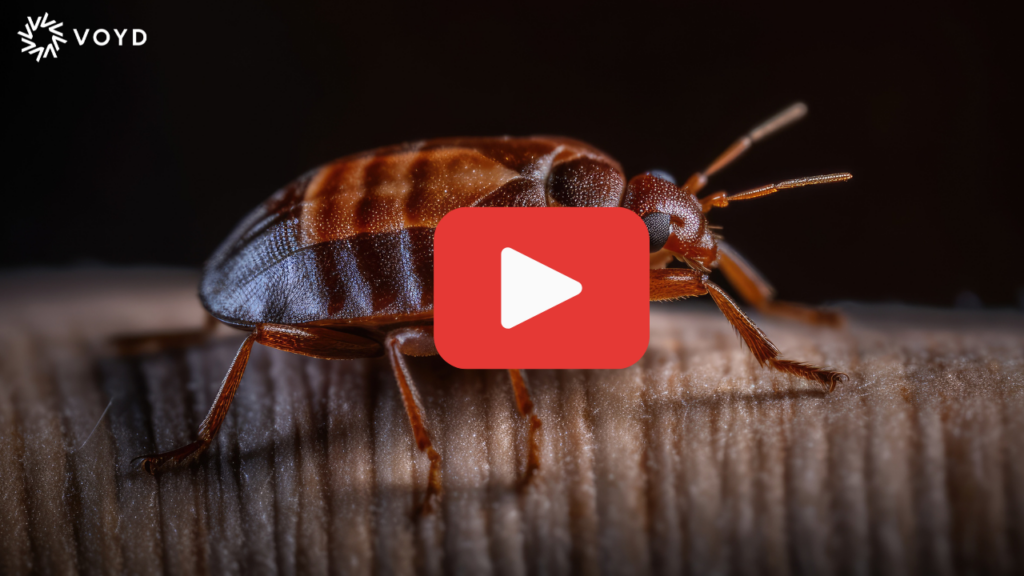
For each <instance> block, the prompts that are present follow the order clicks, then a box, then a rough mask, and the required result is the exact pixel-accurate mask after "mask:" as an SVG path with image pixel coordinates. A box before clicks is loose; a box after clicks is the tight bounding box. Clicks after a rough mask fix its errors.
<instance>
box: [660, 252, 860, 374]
mask: <svg viewBox="0 0 1024 576" xmlns="http://www.w3.org/2000/svg"><path fill="white" fill-rule="evenodd" d="M703 294H711V298H712V299H714V301H715V304H717V305H718V309H719V310H721V311H722V314H725V318H726V319H727V320H728V321H729V323H730V324H732V326H733V328H735V329H736V331H737V332H739V335H740V338H743V341H744V342H746V344H747V347H748V348H750V351H751V352H752V353H753V354H754V358H756V359H757V362H758V363H759V364H760V365H761V366H765V365H767V366H769V367H771V368H774V369H776V370H779V371H780V372H787V373H789V374H794V375H796V376H800V377H801V378H806V379H808V380H814V381H815V382H817V383H819V384H821V386H822V388H824V389H825V390H826V391H828V392H831V391H832V390H834V389H835V387H836V383H838V382H845V381H846V379H847V377H846V374H843V373H841V372H834V371H832V370H827V369H824V368H818V367H817V366H812V365H810V364H804V363H803V362H794V361H793V360H786V359H784V358H779V349H778V348H776V347H775V345H774V344H772V342H771V340H769V339H768V337H767V336H765V334H764V332H762V331H761V329H760V328H758V327H757V325H755V324H754V322H753V321H752V320H751V319H750V318H747V316H746V314H744V313H743V312H742V311H741V310H740V309H739V307H738V306H736V303H735V302H733V301H732V298H729V296H728V295H727V294H726V293H725V292H724V291H722V289H721V288H719V287H718V286H716V285H715V284H712V283H711V282H709V281H708V277H707V274H704V273H702V272H698V271H696V270H691V269H687V268H665V269H663V270H651V300H652V301H657V300H675V299H677V298H688V297H690V296H701V295H703Z"/></svg>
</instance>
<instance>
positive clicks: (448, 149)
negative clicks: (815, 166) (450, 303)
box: [141, 104, 850, 497]
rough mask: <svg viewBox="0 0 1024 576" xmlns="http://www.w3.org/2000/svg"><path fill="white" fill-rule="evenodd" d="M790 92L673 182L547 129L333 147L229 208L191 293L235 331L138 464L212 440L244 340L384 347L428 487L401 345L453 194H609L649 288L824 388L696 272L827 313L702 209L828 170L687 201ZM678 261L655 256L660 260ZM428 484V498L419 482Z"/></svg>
mask: <svg viewBox="0 0 1024 576" xmlns="http://www.w3.org/2000/svg"><path fill="white" fill-rule="evenodd" d="M805 110H806V108H805V107H804V106H803V105H802V104H796V105H794V106H791V107H790V108H788V109H786V110H785V111H783V112H782V113H780V114H779V115H777V116H776V117H774V118H772V119H771V120H769V121H768V122H766V123H764V124H762V125H761V126H759V127H758V128H755V129H754V130H753V131H751V132H750V133H749V134H748V135H746V136H744V137H743V138H741V139H740V140H738V141H737V142H736V143H735V144H733V145H732V146H731V147H730V148H729V149H728V150H726V152H725V153H723V154H722V156H720V157H719V158H718V159H717V160H716V161H715V162H714V163H712V164H711V166H710V167H709V168H708V169H707V170H705V171H704V172H699V173H697V174H695V175H694V176H693V177H691V178H690V179H689V181H687V182H686V183H685V184H684V185H682V186H676V185H675V184H673V183H672V182H669V181H668V180H665V179H662V178H659V177H657V176H654V175H651V174H641V175H639V176H636V177H634V178H633V179H631V180H629V181H628V182H627V180H626V178H625V176H624V174H623V172H622V169H621V168H620V166H619V164H618V163H617V162H616V161H615V160H613V159H612V158H610V157H609V156H607V155H606V154H604V153H602V152H600V151H599V150H597V149H595V148H593V147H591V146H589V145H587V144H584V143H582V142H579V141H575V140H570V139H565V138H553V137H530V138H508V137H505V138H451V139H438V140H427V141H423V142H417V143H413V144H405V145H400V146H393V147H387V148H380V149H377V150H373V151H370V152H365V153H361V154H356V155H353V156H349V157H346V158H342V159H340V160H337V161H335V162H333V163H331V164H328V165H327V166H324V167H322V168H319V169H317V170H314V171H312V172H309V173H307V174H306V175H304V176H302V177H301V178H299V179H298V180H297V181H295V182H293V183H292V184H290V185H288V186H287V187H285V188H284V189H282V190H280V191H278V192H277V193H276V194H274V195H273V196H271V197H270V198H269V199H268V200H267V201H265V202H264V203H263V204H261V205H260V206H259V207H257V208H256V210H254V211H253V212H252V213H251V214H250V215H249V216H248V217H247V218H246V219H245V220H243V221H242V222H241V223H240V224H239V225H238V227H237V228H236V229H235V231H234V233H233V234H232V235H231V236H230V237H229V238H228V239H227V240H226V241H225V242H224V243H223V244H222V245H221V246H220V248H218V249H217V251H216V252H215V253H214V255H213V257H212V258H210V260H209V261H208V262H207V264H206V266H205V268H204V271H203V277H202V281H201V285H200V289H199V294H200V298H201V300H202V303H203V306H204V307H205V308H206V309H207V310H208V311H209V312H210V314H211V315H213V316H214V317H215V318H217V319H218V320H220V321H221V322H224V323H226V324H229V325H232V326H235V327H238V328H242V329H245V330H248V331H249V332H250V333H249V336H248V337H247V338H246V339H245V341H244V342H243V344H242V346H241V348H240V349H239V351H238V354H237V356H236V358H235V360H234V362H233V363H232V366H231V368H230V370H229V371H228V374H227V376H225V379H224V382H223V384H222V387H221V390H220V392H219V394H218V396H217V399H216V401H215V403H214V405H213V407H212V408H211V410H210V413H209V415H208V416H207V418H206V419H205V420H204V422H203V424H202V426H201V428H200V431H199V439H198V440H197V441H196V442H194V443H192V444H190V445H188V446H185V447H182V448H179V449H177V450H173V451H171V452H167V453H163V454H157V455H152V456H146V457H143V458H142V459H141V460H142V465H143V467H144V468H145V469H147V470H150V471H153V470H155V469H156V468H157V467H159V466H160V465H161V464H164V463H166V462H168V461H181V460H184V459H186V458H191V457H194V456H196V455H198V454H199V453H200V452H202V451H203V450H204V449H205V448H206V447H207V446H208V445H209V444H210V443H211V441H212V440H213V438H214V436H215V435H216V433H217V430H218V429H219V427H220V425H221V423H222V421H223V419H224V416H225V414H226V412H227V409H228V407H229V406H230V403H231V399H232V397H233V395H234V393H235V390H236V389H237V387H238V384H239V382H240V380H241V377H242V373H243V371H244V370H245V364H246V362H247V360H248V357H249V352H250V350H251V348H252V345H253V344H254V343H256V342H258V343H260V344H263V345H266V346H270V347H273V348H278V349H280V350H285V351H288V352H295V353H298V354H303V355H306V356H312V357H315V358H324V359H350V358H365V357H374V356H382V355H387V356H388V358H389V359H390V361H391V364H392V367H393V369H394V372H395V377H396V380H397V382H398V385H399V387H400V390H401V393H402V399H403V402H404V404H405V408H406V411H407V413H408V416H409V420H410V423H411V425H412V429H413V433H414V435H415V438H416V441H417V445H418V447H419V449H420V450H423V451H424V452H426V453H427V454H428V456H429V457H430V460H431V472H430V485H429V488H428V490H429V491H428V495H429V494H430V493H437V492H438V491H439V490H440V475H439V473H440V467H439V464H440V456H439V455H438V453H437V451H436V450H434V448H433V446H432V445H431V442H430V435H429V432H428V428H427V425H426V420H425V418H424V415H423V411H422V406H421V403H420V401H419V398H418V394H417V392H416V387H415V385H414V383H413V381H412V378H411V376H410V373H409V370H408V369H407V367H406V363H405V360H404V356H406V355H412V356H427V355H434V354H436V353H437V350H436V349H435V347H434V343H433V328H432V319H433V235H434V228H435V227H436V225H437V223H438V222H439V221H440V220H441V218H442V217H443V216H444V215H445V214H447V213H448V212H449V211H451V210H454V209H456V208H460V207H464V206H508V207H516V206H518V207H538V206H553V207H557V206H595V207H597V206H623V207H626V208H629V209H631V210H633V211H635V212H636V213H637V214H638V215H639V216H640V217H641V218H643V219H644V222H645V223H646V224H647V226H648V231H649V233H650V234H649V235H650V241H651V252H652V256H651V261H652V270H651V300H670V299H676V298H685V297H689V296H698V295H703V294H710V295H711V297H712V298H713V299H714V301H715V303H716V304H717V305H718V307H719V308H720V309H721V310H722V312H723V313H724V314H725V316H726V318H727V319H728V320H729V322H730V323H732V325H733V326H734V327H735V328H736V329H737V331H738V332H739V334H740V336H741V337H742V338H743V340H744V341H745V342H746V344H747V345H748V347H749V348H750V350H751V352H752V353H753V354H754V356H755V358H756V359H757V360H758V362H759V363H761V365H763V366H768V367H770V368H774V369H776V370H781V371H784V372H788V373H792V374H796V375H798V376H801V377H804V378H808V379H811V380H815V381H817V382H819V383H821V384H822V386H823V387H824V388H825V389H826V390H832V389H833V388H834V386H835V384H836V382H837V381H840V380H841V379H843V378H845V376H844V375H842V374H840V373H838V372H833V371H831V370H827V369H822V368H818V367H815V366H810V365H807V364H803V363H799V362H794V361H790V360H785V359H782V358H780V357H779V354H778V350H777V349H776V348H775V347H774V346H773V345H772V343H771V342H770V341H769V340H768V339H767V337H766V336H765V335H764V333H763V332H761V331H760V330H759V329H758V328H757V326H755V325H754V323H753V322H751V321H750V319H749V318H747V317H746V316H745V315H744V314H743V313H742V312H741V311H740V310H739V308H738V307H737V306H736V304H735V303H734V302H733V301H732V300H731V299H730V298H729V297H728V296H727V295H726V294H725V293H724V292H723V291H722V290H721V289H720V288H719V287H718V286H716V285H715V284H713V283H711V282H710V281H709V280H708V274H709V273H710V271H711V270H712V269H715V268H719V269H721V270H722V271H723V272H724V274H725V276H726V278H727V279H728V280H729V281H730V282H731V283H732V284H733V285H734V286H735V287H736V288H737V290H738V291H739V293H740V294H741V295H742V296H743V297H744V299H746V300H747V301H748V302H749V303H751V304H752V305H754V306H756V307H758V308H760V309H761V310H763V311H766V312H775V313H780V314H788V315H791V316H797V317H801V318H803V319H805V320H811V321H817V322H828V321H829V320H830V319H831V318H832V317H830V316H829V315H827V314H825V313H821V312H818V311H816V310H813V309H810V308H804V307H802V306H798V305H795V304H785V303H780V302H776V301H774V300H773V299H772V290H771V288H770V286H769V285H768V284H767V282H766V281H764V280H763V279H762V278H761V277H760V276H759V275H757V273H756V272H755V271H754V269H753V268H752V267H751V266H750V265H749V264H747V263H746V262H745V261H744V260H743V259H742V258H741V257H740V256H739V255H738V254H736V252H735V251H734V250H732V249H731V248H729V247H728V246H727V245H725V244H724V243H723V242H721V241H720V240H719V239H718V238H716V236H715V235H714V234H713V232H712V229H711V228H710V227H709V225H708V222H707V219H706V217H705V213H706V212H708V211H709V210H710V209H711V208H713V207H723V206H726V205H728V203H729V202H733V201H738V200H746V199H749V198H754V197H758V196H763V195H766V194H770V193H772V192H775V191H777V190H780V189H784V188H790V187H795V186H802V185H808V184H818V183H823V182H831V181H837V180H844V179H847V178H849V177H850V176H849V175H848V174H836V175H829V176H819V177H814V178H805V179H799V180H791V181H787V182H783V183H781V184H778V185H769V186H765V187H761V188H758V189H755V190H752V191H748V192H744V193H740V194H736V195H732V196H729V195H726V194H725V193H721V192H720V193H716V194H712V195H710V196H707V197H705V198H704V199H698V198H697V196H696V194H697V193H698V192H699V191H700V190H701V189H702V188H703V187H704V185H705V183H706V181H707V178H708V176H710V175H711V174H713V173H714V172H716V171H717V170H719V169H721V168H722V167H723V166H725V165H726V164H728V163H729V162H731V161H732V160H734V159H735V158H736V157H737V156H739V155H740V154H741V153H742V152H743V151H744V150H745V149H746V148H748V147H749V146H750V145H751V144H752V143H753V142H755V141H757V140H759V139H761V138H763V137H764V136H766V135H767V134H769V133H771V132H773V131H775V130H777V129H778V128H780V127H781V126H783V125H785V124H788V123H790V122H792V121H793V120H795V119H797V118H799V117H800V116H802V115H803V114H804V112H805ZM673 257H674V258H676V259H678V260H680V261H682V262H685V263H686V264H687V265H688V267H687V268H665V267H664V266H665V264H667V263H668V261H669V260H671V259H672V258H673ZM509 374H510V379H511V381H512V385H513V389H514V392H515V398H516V403H517V406H518V409H519V411H520V413H521V414H523V416H525V417H529V418H530V422H531V427H530V431H531V435H530V444H531V446H530V448H531V449H530V456H529V461H528V465H527V475H529V474H530V473H531V472H532V471H533V470H536V465H537V461H538V460H537V451H536V444H535V442H534V438H533V432H535V431H536V430H537V429H538V428H539V427H540V420H539V419H538V418H537V417H536V415H534V414H533V410H532V408H533V404H532V402H531V401H530V398H529V394H528V392H527V388H526V386H525V383H524V380H523V378H522V374H521V373H520V372H519V370H516V369H515V368H510V370H509ZM428 497H429V496H428Z"/></svg>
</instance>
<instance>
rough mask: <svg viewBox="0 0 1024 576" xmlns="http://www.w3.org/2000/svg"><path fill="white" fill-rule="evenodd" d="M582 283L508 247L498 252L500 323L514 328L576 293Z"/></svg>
mask: <svg viewBox="0 0 1024 576" xmlns="http://www.w3.org/2000/svg"><path fill="white" fill-rule="evenodd" d="M582 291H583V285H582V284H580V283H579V282H577V281H575V280H573V279H572V278H569V277H568V276H566V275H565V274H562V273H561V272H559V271H557V270H553V269H551V268H549V267H548V266H545V265H543V264H541V263H540V262H537V261H536V260H534V259H533V258H530V257H529V256H526V255H524V254H521V253H519V252H516V251H515V250H513V249H511V248H505V249H503V250H502V251H501V325H502V326H503V327H505V328H513V327H515V326H518V325H520V324H522V323H523V322H526V321H527V320H529V319H530V318H533V317H534V316H536V315H538V314H540V313H542V312H545V311H547V310H550V309H552V308H554V307H555V306H558V305H559V304H561V303H562V302H565V301H566V300H569V299H570V298H573V297H574V296H578V295H579V293H580V292H582Z"/></svg>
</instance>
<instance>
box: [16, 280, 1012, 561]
mask: <svg viewBox="0 0 1024 576" xmlns="http://www.w3.org/2000/svg"><path fill="white" fill-rule="evenodd" d="M195 286H196V277H195V275H194V273H191V272H187V271H173V270H92V271H90V270H78V271H62V272H45V271H42V272H32V273H18V274H11V273H8V274H6V275H3V276H0V572H2V573H3V574H24V573H30V572H36V573H70V572H74V571H76V570H77V571H82V572H89V573H142V574H145V573H157V572H166V573H170V574H185V573H215V574H228V573H244V574H261V573H268V574H274V573H280V574H293V573H309V574H319V573H348V574H369V573H381V574H392V573H397V574H412V573H424V574H431V573H440V572H446V571H447V572H453V573H468V574H509V575H515V574H561V573H568V572H576V573H602V572H603V573H608V574H644V573H655V574H678V573H686V574H732V573H741V574H788V573H814V574H958V573H960V574H981V573H985V574H989V573H991V574H1011V573H1018V574H1019V573H1021V571H1024V316H1022V315H1021V314H1020V313H1017V312H1012V311H1005V312H972V313H963V312H952V311H936V310H921V309H913V308H901V307H891V306H890V307H860V306H848V307H846V310H847V313H848V314H849V317H850V322H849V324H848V326H847V327H846V328H844V329H842V330H822V329H814V328H809V327H804V326H801V325H796V324H791V323H786V322H781V321H769V320H766V319H763V318H759V321H760V324H761V326H762V328H764V329H765V331H766V332H767V333H768V335H769V336H770V337H772V339H773V340H774V341H775V343H776V344H777V345H778V346H779V347H780V348H781V349H782V351H783V353H784V354H786V355H788V356H789V357H792V358H798V359H801V360H808V361H813V362H821V363H825V364H828V365H830V366H833V367H836V368H839V369H843V370H845V371H847V372H848V373H849V375H850V381H849V383H847V384H845V385H841V386H840V387H839V389H838V390H837V391H836V393H834V394H832V395H824V394H822V393H821V392H820V391H819V390H817V388H816V386H814V385H811V384H809V383H805V382H802V381H799V380H795V379H793V378H791V377H788V376H780V375H775V374H772V373H768V372H766V371H764V370H761V369H759V368H758V367H757V366H756V364H755V363H754V361H753V360H752V359H751V357H750V355H749V354H748V353H747V351H746V350H743V349H741V348H740V344H739V342H738V339H737V338H736V336H735V335H734V334H733V333H732V332H731V330H730V328H729V326H728V325H727V323H726V322H725V320H724V319H723V318H722V317H721V316H720V315H719V314H718V313H717V312H715V311H714V310H713V309H710V308H708V307H707V305H706V304H702V303H701V302H699V301H695V300H691V301H688V302H685V303H683V304H682V305H675V306H655V307H653V309H654V314H653V316H652V340H651V346H650V349H649V350H648V353H647V354H646V355H645V356H644V358H643V359H642V360H641V362H639V363H638V364H637V365H636V366H634V367H632V368H629V369H626V370H621V371H529V372H527V378H528V379H529V380H528V383H529V385H530V387H531V390H532V393H533V399H534V401H535V402H536V405H537V410H538V412H539V414H540V416H541V418H542V419H543V421H544V427H543V429H542V432H541V437H540V441H541V449H542V462H541V472H540V475H539V476H538V477H537V478H535V480H534V482H533V484H532V485H531V486H529V487H528V488H527V489H525V490H523V491H520V490H518V489H517V488H516V481H517V478H518V476H519V474H520V473H521V471H522V469H523V463H524V459H525V454H524V445H525V432H526V426H525V423H524V422H522V421H521V419H520V418H519V417H518V415H517V413H516V412H515V408H514V404H513V399H512V393H511V389H510V387H509V385H508V382H507V380H506V379H507V375H506V374H505V373H503V372H500V371H459V370H456V369H453V368H451V367H449V366H447V365H446V364H445V363H444V362H443V361H441V360H440V359H437V358H432V359H414V360H413V361H412V370H413V373H414V375H415V377H416V378H417V381H418V382H419V383H420V386H421V388H422V391H423V393H424V401H425V403H426V407H427V410H428V412H427V415H428V419H429V422H430V424H431V426H432V428H433V434H434V438H435V439H436V443H437V445H438V447H439V450H440V452H441V454H442V456H443V457H444V467H443V482H444V486H445V490H446V492H445V494H444V497H443V500H442V501H441V503H440V507H439V510H438V511H437V512H436V513H435V514H431V515H427V516H416V515H415V514H413V508H414V504H415V502H416V501H417V498H418V496H419V495H420V494H421V493H422V489H423V486H425V475H426V471H427V460H426V457H424V456H423V455H421V454H420V453H419V452H417V451H416V450H415V448H414V446H413V442H412V437H411V433H410V430H409V425H408V422H407V421H406V419H405V416H404V413H403V410H402V406H401V402H400V399H399V396H398V393H397V390H396V388H395V385H394V380H393V377H392V376H391V374H390V371H389V368H388V366H387V364H386V363H385V362H383V361H376V360H374V361H339V362H327V361H320V360H313V359H309V358H304V357H299V356H295V355H290V354H286V353H281V352H278V351H275V350H269V349H266V348H263V347H260V346H257V347H256V348H255V349H254V351H253V355H252V361H251V364H250V367H249V370H248V371H247V373H246V375H245V379H244V381H243V382H242V385H241V388H240V391H239V393H238V396H237V398H236V400H235V404H234V406H233V407H232V409H231V412H230V414H229V416H228V419H227V423H226V425H225V426H224V429H223V430H222V431H221V434H220V436H219V438H218V440H217V442H216V443H215V445H214V447H213V448H212V449H211V451H210V452H208V453H207V455H206V456H205V457H204V458H202V459H201V460H200V462H199V463H197V464H196V465H193V466H191V467H187V468H182V469H177V470H171V471H168V472H166V473H163V474H161V475H160V476H158V477H152V476H148V475H146V474H143V473H141V472H138V471H136V470H134V469H132V468H131V467H130V466H129V462H130V460H131V459H132V458H133V457H134V456H137V455H139V454H142V453H146V452H151V451H153V450H154V449H159V450H164V449H168V448H172V447H175V446H177V445H180V444H182V443H185V442H187V441H190V440H191V439H192V437H193V436H192V435H193V433H194V430H195V429H196V427H197V426H198V424H199V422H200V421H201V420H202V418H203V416H204V415H205V413H206V411H207V409H208V408H209V405H210V403H211V401H212V398H213V396H214V393H215V391H216V387H217V384H218V383H219V381H220V379H221V378H222V377H223V375H224V372H225V371H226V369H227V367H228V364H229V363H230V360H231V357H232V355H233V354H234V352H235V349H236V347H237V345H238V344H239V342H240V341H241V335H240V333H238V332H233V331H231V330H229V329H227V328H222V330H221V331H219V332H218V333H217V336H216V337H215V338H214V339H213V340H211V341H210V342H209V343H208V344H205V345H202V346H198V347H193V348H188V349H184V350H178V351H168V352H160V353H154V354H148V355H142V356H136V357H118V356H116V355H114V354H113V353H112V350H111V349H110V347H109V345H108V344H107V342H108V339H109V337H110V336H111V335H115V334H127V333H135V332H145V331H151V330H158V329H171V328H188V327H195V326H199V325H200V324H201V323H202V320H203V313H202V310H201V309H200V307H199V305H198V303H197V300H196V298H195V296H194V294H195ZM108 403H110V410H109V412H108V413H107V414H106V416H105V417H104V418H103V419H102V420H99V419H100V415H101V414H102V413H103V411H104V408H105V407H106V406H107V405H108ZM97 421H99V426H98V427H96V424H97ZM94 427H95V429H96V431H95V434H93V435H92V437H91V438H89V440H88V442H86V439H87V437H88V436H89V434H90V431H92V430H93V429H94ZM83 443H84V447H83Z"/></svg>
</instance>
